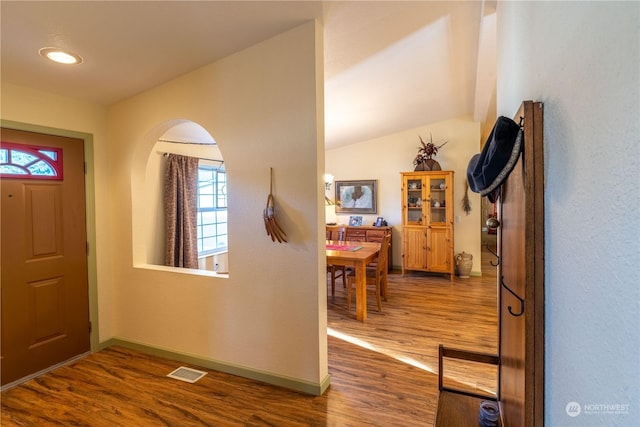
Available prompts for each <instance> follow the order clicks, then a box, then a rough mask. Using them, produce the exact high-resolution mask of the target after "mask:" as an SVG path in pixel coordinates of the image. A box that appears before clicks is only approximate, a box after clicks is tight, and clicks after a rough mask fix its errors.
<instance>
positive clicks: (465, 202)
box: [460, 179, 471, 215]
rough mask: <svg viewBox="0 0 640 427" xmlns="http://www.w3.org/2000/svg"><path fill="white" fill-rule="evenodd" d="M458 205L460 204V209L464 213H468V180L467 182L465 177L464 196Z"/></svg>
mask: <svg viewBox="0 0 640 427" xmlns="http://www.w3.org/2000/svg"><path fill="white" fill-rule="evenodd" d="M460 205H461V206H462V210H463V211H464V213H465V214H467V215H469V214H470V213H471V202H470V201H469V182H467V180H466V179H465V180H464V197H462V200H461V202H460Z"/></svg>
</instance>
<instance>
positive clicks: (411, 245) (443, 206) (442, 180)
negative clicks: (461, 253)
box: [401, 171, 454, 279]
mask: <svg viewBox="0 0 640 427" xmlns="http://www.w3.org/2000/svg"><path fill="white" fill-rule="evenodd" d="M401 176H402V274H405V271H406V270H419V271H429V272H434V273H446V274H449V275H450V276H451V279H453V274H454V262H453V171H434V172H418V171H416V172H401Z"/></svg>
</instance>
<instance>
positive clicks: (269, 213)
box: [262, 168, 287, 243]
mask: <svg viewBox="0 0 640 427" xmlns="http://www.w3.org/2000/svg"><path fill="white" fill-rule="evenodd" d="M262 216H263V218H264V227H265V228H266V229H267V236H269V237H271V240H272V241H274V242H275V241H276V240H277V241H278V243H282V242H286V241H287V234H286V233H285V232H284V230H283V229H282V227H280V224H278V221H277V220H276V207H275V202H274V198H273V168H269V196H268V197H267V206H266V207H265V208H264V211H263V212H262Z"/></svg>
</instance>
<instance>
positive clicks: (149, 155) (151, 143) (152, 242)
mask: <svg viewBox="0 0 640 427" xmlns="http://www.w3.org/2000/svg"><path fill="white" fill-rule="evenodd" d="M141 150H142V151H143V152H141V153H140V155H139V156H137V157H136V159H135V161H134V162H133V165H132V184H133V185H132V199H133V206H132V208H133V210H132V213H133V216H134V219H133V220H134V222H133V223H134V224H140V226H138V227H136V226H134V227H133V230H132V234H133V242H134V245H133V248H134V250H133V258H134V265H136V266H146V267H149V268H154V267H160V268H161V269H163V270H164V269H168V270H174V271H175V270H179V271H181V272H191V273H194V274H203V273H205V274H215V275H217V276H222V277H228V252H227V251H226V250H225V251H220V252H217V253H215V254H209V255H207V256H202V257H199V260H198V261H199V262H198V264H199V269H198V270H193V269H183V268H179V267H168V266H165V265H164V252H165V224H164V209H163V191H164V180H165V168H166V161H167V159H166V155H167V154H180V155H184V156H190V157H196V158H198V159H200V163H201V164H207V165H211V166H221V165H224V158H223V156H222V153H221V151H220V148H219V146H218V145H217V142H216V141H215V139H214V138H213V137H212V136H211V133H210V132H209V131H207V130H206V129H205V128H204V127H202V126H201V125H200V124H198V123H195V122H193V121H190V120H184V119H176V120H171V121H167V122H165V123H161V124H159V125H157V126H156V127H154V128H153V129H152V130H151V131H150V132H149V133H148V134H147V137H145V141H144V143H143V144H142V147H141ZM135 176H138V177H139V178H141V180H140V179H138V180H136V179H133V177H135ZM136 181H137V182H136ZM136 201H137V202H136Z"/></svg>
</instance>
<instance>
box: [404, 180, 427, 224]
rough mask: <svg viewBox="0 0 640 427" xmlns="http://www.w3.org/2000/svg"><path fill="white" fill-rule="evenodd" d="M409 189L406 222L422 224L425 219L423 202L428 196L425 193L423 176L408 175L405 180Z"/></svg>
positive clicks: (406, 201)
mask: <svg viewBox="0 0 640 427" xmlns="http://www.w3.org/2000/svg"><path fill="white" fill-rule="evenodd" d="M405 187H406V189H407V192H406V197H407V200H405V203H406V204H407V217H406V219H405V220H406V223H407V224H413V225H421V224H422V221H423V216H424V215H423V211H422V209H423V203H424V200H426V197H425V196H424V193H423V190H424V188H423V180H422V177H407V179H406V181H405Z"/></svg>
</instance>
